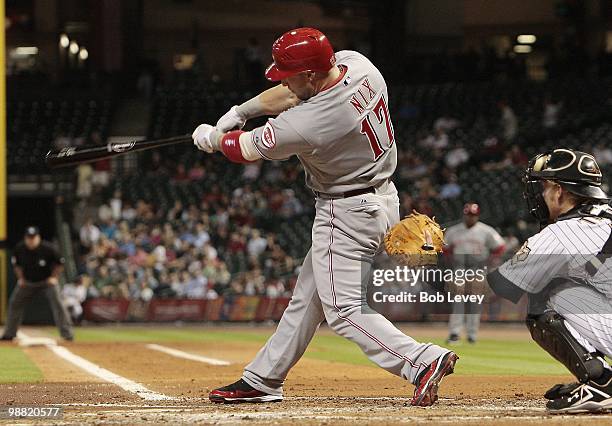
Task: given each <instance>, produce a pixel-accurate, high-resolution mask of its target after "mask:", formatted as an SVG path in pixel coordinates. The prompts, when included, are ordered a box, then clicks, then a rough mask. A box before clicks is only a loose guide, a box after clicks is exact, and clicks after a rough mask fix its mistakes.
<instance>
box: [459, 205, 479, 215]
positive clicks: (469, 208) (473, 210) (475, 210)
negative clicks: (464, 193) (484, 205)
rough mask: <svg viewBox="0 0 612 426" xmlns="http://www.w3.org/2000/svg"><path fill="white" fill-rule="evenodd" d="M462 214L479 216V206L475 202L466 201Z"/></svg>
mask: <svg viewBox="0 0 612 426" xmlns="http://www.w3.org/2000/svg"><path fill="white" fill-rule="evenodd" d="M463 214H465V215H468V214H470V215H474V216H480V206H479V205H478V204H476V203H466V204H465V206H463Z"/></svg>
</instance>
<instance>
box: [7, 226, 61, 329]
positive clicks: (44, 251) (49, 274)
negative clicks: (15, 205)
mask: <svg viewBox="0 0 612 426" xmlns="http://www.w3.org/2000/svg"><path fill="white" fill-rule="evenodd" d="M11 261H12V263H13V268H14V270H15V275H16V276H17V285H16V286H15V288H14V289H13V293H12V294H11V299H10V301H9V311H8V318H7V323H6V328H5V329H4V334H3V335H2V337H1V338H0V339H1V340H13V339H14V338H15V336H16V335H17V328H18V327H19V325H20V324H21V321H22V319H23V310H24V309H25V307H26V304H27V303H28V302H29V301H30V300H32V297H33V296H34V295H35V294H36V293H38V292H40V291H43V292H44V293H45V295H46V296H47V298H48V299H49V302H50V303H51V310H52V311H53V319H54V320H55V324H56V325H57V327H58V328H59V331H60V334H61V336H62V337H63V338H64V339H65V340H73V334H72V322H71V320H70V316H69V315H68V312H67V311H66V308H65V307H64V305H63V304H62V302H61V300H60V292H59V282H58V277H59V275H60V274H61V272H62V269H63V263H64V259H63V258H62V256H61V255H60V254H59V252H58V251H57V250H56V249H55V248H54V247H53V246H52V245H51V244H50V243H48V242H46V241H42V239H41V237H40V232H39V231H38V228H37V227H35V226H30V227H28V228H27V229H26V232H25V235H24V237H23V241H22V242H20V243H19V244H17V247H15V251H14V254H13V257H12V259H11Z"/></svg>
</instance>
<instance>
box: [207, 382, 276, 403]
mask: <svg viewBox="0 0 612 426" xmlns="http://www.w3.org/2000/svg"><path fill="white" fill-rule="evenodd" d="M208 399H210V400H211V401H212V402H216V403H221V402H223V403H225V404H232V403H234V404H238V403H242V402H280V401H282V400H283V396H282V395H270V394H268V393H265V392H261V391H258V390H257V389H254V388H253V387H252V386H251V385H249V384H248V383H247V382H245V381H244V380H242V379H240V380H238V381H237V382H235V383H232V384H231V385H227V386H224V387H222V388H219V389H215V390H214V391H212V392H211V393H209V394H208Z"/></svg>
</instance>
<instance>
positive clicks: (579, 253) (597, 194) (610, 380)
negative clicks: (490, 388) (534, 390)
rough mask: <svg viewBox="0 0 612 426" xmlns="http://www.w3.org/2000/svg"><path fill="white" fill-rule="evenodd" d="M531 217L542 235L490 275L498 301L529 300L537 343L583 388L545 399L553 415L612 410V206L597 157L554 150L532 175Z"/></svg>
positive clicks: (528, 184)
mask: <svg viewBox="0 0 612 426" xmlns="http://www.w3.org/2000/svg"><path fill="white" fill-rule="evenodd" d="M524 182H525V192H524V197H525V200H526V201H527V206H528V209H529V212H530V213H531V214H532V215H533V216H534V217H535V218H536V219H538V221H540V224H541V226H542V230H541V231H540V232H539V233H537V234H535V235H534V236H532V237H530V238H529V239H528V240H527V241H526V242H525V244H524V245H523V247H521V249H520V250H519V251H518V252H517V253H516V254H515V256H514V257H513V258H512V259H511V260H509V261H507V262H506V263H504V264H503V265H501V266H500V267H499V269H497V270H496V271H493V272H491V273H490V274H488V275H487V280H488V282H489V286H490V287H491V288H492V289H493V291H494V292H495V293H497V294H498V295H500V296H502V297H504V298H506V299H508V300H510V301H512V302H514V303H517V302H518V301H519V299H520V298H521V297H522V296H523V295H524V294H525V293H526V294H527V295H528V297H529V313H528V316H527V320H526V323H527V327H528V328H529V331H530V333H531V336H532V338H533V340H535V342H536V343H537V344H538V345H540V346H541V347H542V349H544V350H545V351H546V352H548V353H549V354H550V355H552V356H553V357H554V358H555V359H556V360H557V361H559V362H560V363H562V364H563V365H564V366H565V367H567V369H568V370H569V371H570V372H571V373H572V374H573V375H574V376H575V377H576V379H577V380H578V382H576V383H570V384H558V385H555V386H553V387H552V388H551V389H549V390H548V392H546V394H545V395H544V396H545V397H546V398H547V399H548V400H549V401H548V403H547V404H546V408H547V409H548V411H549V412H550V413H582V412H599V411H604V410H610V409H612V369H611V368H610V366H609V365H608V363H607V362H606V360H605V358H604V356H605V355H607V356H612V286H611V285H610V283H611V282H612V261H610V260H609V258H610V254H612V233H611V229H612V228H611V227H610V225H611V224H612V208H610V206H609V205H608V201H609V199H608V196H607V195H606V194H605V193H604V191H603V190H602V189H601V182H602V175H601V171H600V169H599V166H598V165H597V162H596V161H595V158H594V157H593V156H592V155H590V154H587V153H585V152H580V151H574V150H571V149H555V150H553V151H550V152H547V153H544V154H540V155H537V156H536V157H534V158H533V159H532V160H531V162H530V163H529V166H528V168H527V170H526V172H525V177H524Z"/></svg>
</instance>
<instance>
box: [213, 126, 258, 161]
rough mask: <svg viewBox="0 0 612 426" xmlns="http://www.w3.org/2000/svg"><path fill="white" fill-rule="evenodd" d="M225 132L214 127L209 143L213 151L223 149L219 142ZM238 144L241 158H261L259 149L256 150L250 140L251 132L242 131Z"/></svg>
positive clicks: (248, 159) (252, 159)
mask: <svg viewBox="0 0 612 426" xmlns="http://www.w3.org/2000/svg"><path fill="white" fill-rule="evenodd" d="M226 134H227V133H223V132H220V131H218V130H216V129H215V130H213V131H212V133H211V134H210V144H211V145H212V147H213V149H214V150H215V151H223V149H222V148H221V143H222V141H223V137H224V136H225V135H226ZM238 144H239V145H240V153H241V155H242V158H243V159H245V160H246V161H256V160H260V159H261V158H262V157H261V154H260V153H259V151H257V149H255V145H254V144H253V142H252V141H251V132H242V133H241V134H240V136H239V139H238Z"/></svg>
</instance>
